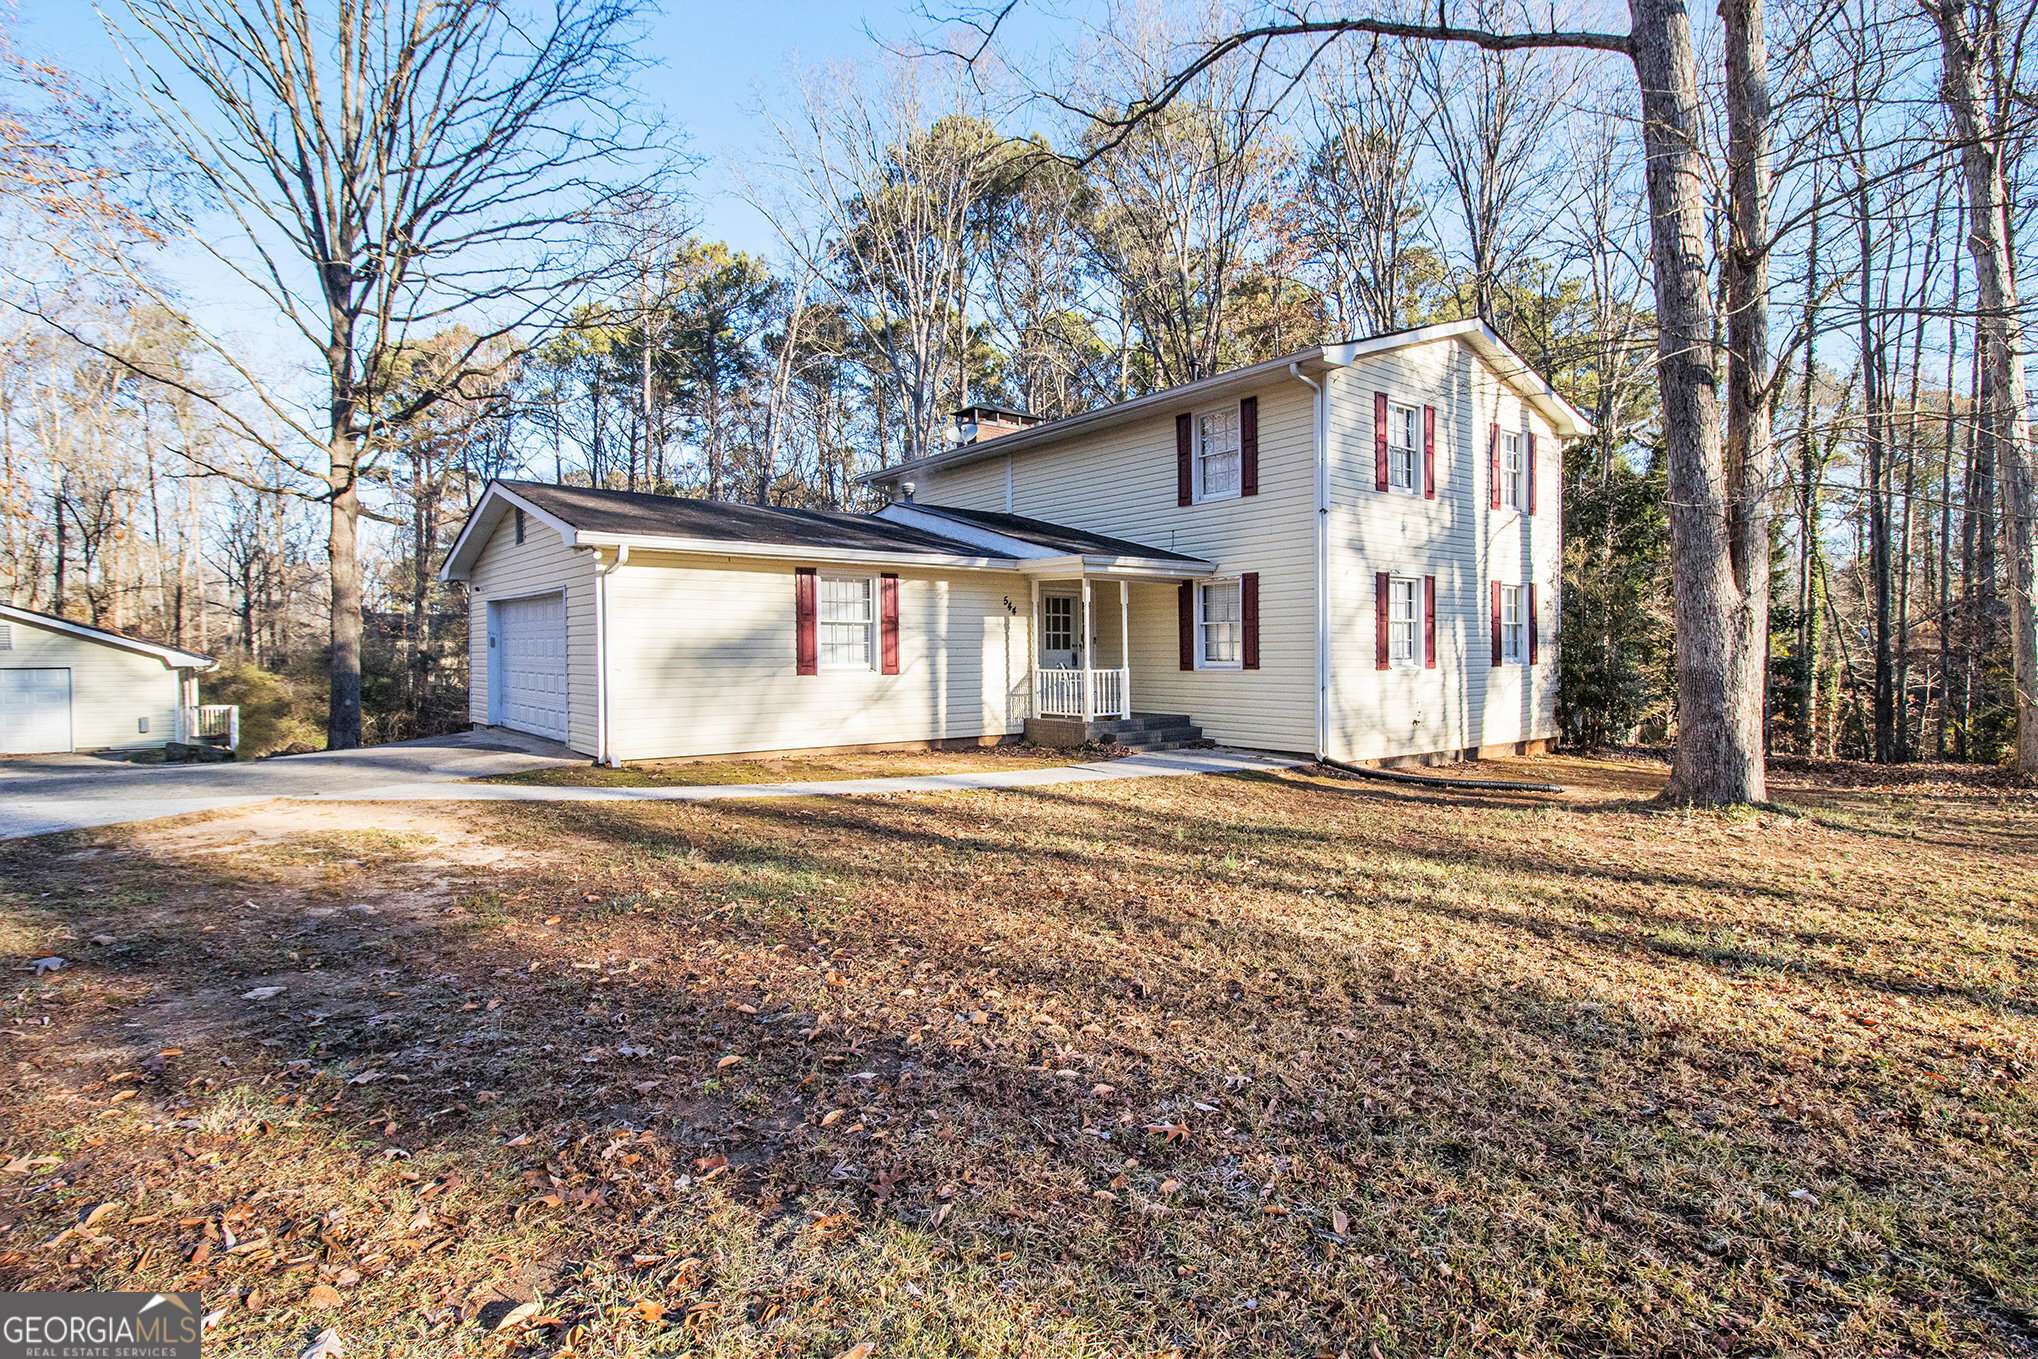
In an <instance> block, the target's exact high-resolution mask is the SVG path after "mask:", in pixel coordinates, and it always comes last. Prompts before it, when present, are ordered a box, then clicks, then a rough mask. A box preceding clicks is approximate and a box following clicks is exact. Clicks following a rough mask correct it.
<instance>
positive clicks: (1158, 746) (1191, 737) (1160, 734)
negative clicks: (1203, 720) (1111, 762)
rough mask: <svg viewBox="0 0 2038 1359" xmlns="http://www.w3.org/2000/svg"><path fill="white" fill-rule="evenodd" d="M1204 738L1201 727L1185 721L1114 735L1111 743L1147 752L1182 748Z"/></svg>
mask: <svg viewBox="0 0 2038 1359" xmlns="http://www.w3.org/2000/svg"><path fill="white" fill-rule="evenodd" d="M1202 740H1203V732H1202V729H1201V728H1199V727H1192V726H1189V725H1188V724H1186V723H1184V724H1183V725H1182V726H1179V727H1167V728H1164V729H1162V730H1158V731H1142V732H1127V733H1125V734H1124V735H1121V736H1115V737H1113V738H1112V740H1111V744H1113V745H1115V746H1120V747H1122V748H1124V749H1126V750H1137V751H1141V752H1145V751H1150V750H1180V749H1181V748H1182V747H1184V746H1193V745H1197V744H1199V743H1200V742H1201V741H1202Z"/></svg>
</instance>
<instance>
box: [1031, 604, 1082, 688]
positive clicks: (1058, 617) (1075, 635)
mask: <svg viewBox="0 0 2038 1359" xmlns="http://www.w3.org/2000/svg"><path fill="white" fill-rule="evenodd" d="M1077 612H1078V610H1077V607H1076V597H1075V596H1074V595H1064V594H1043V595H1041V597H1040V668H1041V669H1043V670H1074V669H1076V668H1077V667H1079V666H1081V665H1082V663H1083V644H1082V633H1081V632H1079V631H1078V630H1077V628H1076V614H1077Z"/></svg>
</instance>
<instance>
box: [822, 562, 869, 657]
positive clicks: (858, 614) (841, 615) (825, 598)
mask: <svg viewBox="0 0 2038 1359" xmlns="http://www.w3.org/2000/svg"><path fill="white" fill-rule="evenodd" d="M820 595H821V598H820V601H819V603H820V608H819V617H818V619H817V621H818V622H819V624H820V637H819V641H820V651H821V668H822V669H823V670H875V669H876V668H877V663H876V655H877V638H876V633H877V587H876V582H875V581H873V580H872V579H871V578H870V577H869V576H822V577H821V590H820Z"/></svg>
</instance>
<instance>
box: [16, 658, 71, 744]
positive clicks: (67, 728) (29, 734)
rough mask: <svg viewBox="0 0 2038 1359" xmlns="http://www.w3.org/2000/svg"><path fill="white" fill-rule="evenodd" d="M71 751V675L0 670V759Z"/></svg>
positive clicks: (52, 672)
mask: <svg viewBox="0 0 2038 1359" xmlns="http://www.w3.org/2000/svg"><path fill="white" fill-rule="evenodd" d="M70 748H71V672H70V671H69V670H62V669H42V670H0V755H47V754H49V753H51V752H52V751H63V750H69V749H70Z"/></svg>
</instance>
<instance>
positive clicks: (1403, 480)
mask: <svg viewBox="0 0 2038 1359" xmlns="http://www.w3.org/2000/svg"><path fill="white" fill-rule="evenodd" d="M1421 466H1422V411H1421V410H1420V409H1419V408H1417V407H1415V406H1404V405H1402V404H1401V403H1400V402H1398V401H1397V402H1389V403H1388V406H1387V486H1388V489H1389V490H1394V491H1408V492H1410V493H1413V492H1415V491H1418V490H1420V489H1421V488H1420V487H1419V486H1418V485H1417V484H1416V471H1417V469H1418V468H1420V467H1421Z"/></svg>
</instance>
